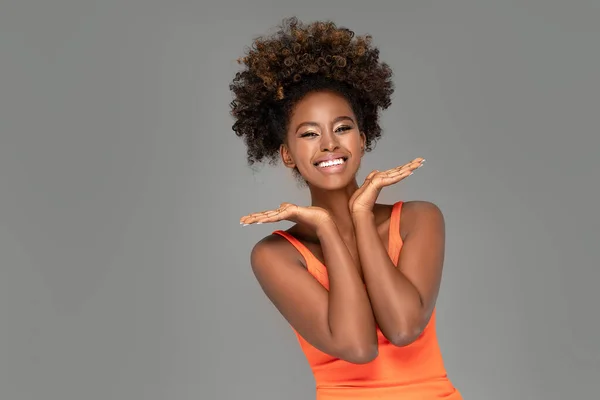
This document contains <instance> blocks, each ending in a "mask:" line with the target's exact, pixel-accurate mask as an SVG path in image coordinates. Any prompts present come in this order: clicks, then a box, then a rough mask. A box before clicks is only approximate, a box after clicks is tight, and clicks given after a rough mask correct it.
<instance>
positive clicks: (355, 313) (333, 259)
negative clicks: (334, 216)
mask: <svg viewBox="0 0 600 400" xmlns="http://www.w3.org/2000/svg"><path fill="white" fill-rule="evenodd" d="M317 235H318V237H319V240H320V243H321V247H322V249H323V255H324V259H325V264H326V265H327V272H328V277H329V313H328V320H329V328H330V332H331V336H332V339H333V340H334V341H336V342H337V343H339V344H340V346H341V347H342V348H347V349H352V350H351V351H355V350H356V351H357V352H358V353H359V354H363V355H364V354H365V353H367V355H366V357H367V358H368V357H369V356H368V354H371V353H375V354H376V352H377V334H376V326H375V318H374V316H373V310H372V309H371V304H370V302H369V296H368V294H367V291H366V289H365V287H364V284H363V282H362V279H361V278H360V275H359V273H358V268H357V265H356V264H355V261H354V260H353V258H352V256H351V255H350V252H349V251H348V248H347V247H346V245H345V244H344V242H343V240H342V238H341V236H340V233H339V231H338V228H337V226H336V225H335V224H333V223H332V224H330V225H327V226H325V227H324V228H323V229H320V230H318V231H317ZM359 358H363V356H360V357H359Z"/></svg>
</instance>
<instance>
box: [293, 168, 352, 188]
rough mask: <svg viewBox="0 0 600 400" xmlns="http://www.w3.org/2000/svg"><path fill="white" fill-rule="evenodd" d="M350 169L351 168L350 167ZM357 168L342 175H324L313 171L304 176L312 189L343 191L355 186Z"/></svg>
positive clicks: (341, 173)
mask: <svg viewBox="0 0 600 400" xmlns="http://www.w3.org/2000/svg"><path fill="white" fill-rule="evenodd" d="M348 167H351V166H350V165H348ZM356 170H357V169H356V168H349V169H347V170H345V171H343V172H340V173H324V172H321V171H319V170H313V171H311V173H310V174H306V175H303V177H304V179H305V180H306V182H308V185H309V186H310V187H314V188H317V189H321V190H328V191H335V190H342V189H345V188H346V187H348V186H349V185H351V184H353V183H354V182H355V180H356Z"/></svg>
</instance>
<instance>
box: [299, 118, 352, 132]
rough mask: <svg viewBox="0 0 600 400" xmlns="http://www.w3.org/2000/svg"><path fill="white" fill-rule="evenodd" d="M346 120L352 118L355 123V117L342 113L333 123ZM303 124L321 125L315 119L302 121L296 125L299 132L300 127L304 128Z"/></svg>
mask: <svg viewBox="0 0 600 400" xmlns="http://www.w3.org/2000/svg"><path fill="white" fill-rule="evenodd" d="M344 120H350V121H352V123H355V122H354V119H353V118H352V117H349V116H347V115H341V116H339V117H336V118H335V119H334V120H333V121H331V123H332V124H335V123H337V122H340V121H344ZM303 126H319V124H317V123H316V122H313V121H305V122H302V123H300V124H298V126H297V127H296V132H298V130H299V129H300V128H302V127H303Z"/></svg>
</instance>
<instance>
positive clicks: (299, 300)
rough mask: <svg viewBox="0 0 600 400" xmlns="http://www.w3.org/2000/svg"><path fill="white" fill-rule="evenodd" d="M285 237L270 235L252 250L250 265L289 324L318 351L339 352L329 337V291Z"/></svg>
mask: <svg viewBox="0 0 600 400" xmlns="http://www.w3.org/2000/svg"><path fill="white" fill-rule="evenodd" d="M292 250H293V248H292V247H291V245H290V244H289V243H288V242H287V241H285V239H283V238H280V237H276V236H268V237H266V238H265V239H263V240H261V241H260V242H258V243H257V244H256V245H255V246H254V248H253V249H252V254H251V265H252V270H253V272H254V275H255V276H256V279H257V280H258V282H259V284H260V286H261V288H262V289H263V291H264V293H265V294H266V296H267V297H268V298H269V299H270V300H271V302H272V303H273V305H274V306H275V307H276V308H277V309H278V310H279V312H280V313H281V314H282V315H283V317H284V318H285V319H286V320H287V321H288V323H289V324H290V325H291V326H292V328H294V330H296V331H297V332H298V333H299V334H300V335H301V336H302V337H303V338H304V339H305V340H306V341H307V342H309V343H310V344H311V345H313V346H314V347H316V348H318V349H319V350H321V351H323V352H326V353H328V354H331V355H333V356H337V357H341V355H340V354H337V352H338V351H337V349H336V348H335V343H333V341H332V340H331V339H330V338H331V335H330V330H329V322H328V292H327V290H326V289H325V288H324V287H323V286H322V285H321V284H320V283H319V282H318V281H317V280H316V279H315V278H314V277H313V276H312V275H311V274H310V273H309V272H308V271H307V270H306V268H305V267H304V266H303V265H302V264H301V262H300V260H299V258H298V252H297V251H292Z"/></svg>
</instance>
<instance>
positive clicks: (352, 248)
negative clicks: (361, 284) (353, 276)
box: [303, 224, 389, 278]
mask: <svg viewBox="0 0 600 400" xmlns="http://www.w3.org/2000/svg"><path fill="white" fill-rule="evenodd" d="M377 235H378V236H379V240H380V241H381V243H382V245H383V247H384V248H385V250H386V252H389V249H388V242H389V224H382V225H380V226H378V227H377ZM342 241H343V242H344V244H345V245H346V247H347V248H348V252H349V253H350V256H351V257H352V259H353V260H354V264H355V265H356V268H357V269H358V272H359V274H360V276H361V278H363V270H362V265H361V262H360V251H361V249H359V246H358V243H357V241H356V233H355V232H347V233H346V234H342ZM303 244H304V245H305V246H306V248H307V249H308V250H309V251H310V252H311V253H312V255H313V256H314V257H315V258H316V259H317V260H318V261H319V262H320V263H321V264H322V265H324V266H327V263H326V261H325V255H324V253H323V248H322V246H321V244H320V243H314V242H312V243H306V242H305V243H303ZM364 250H365V249H362V251H364Z"/></svg>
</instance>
